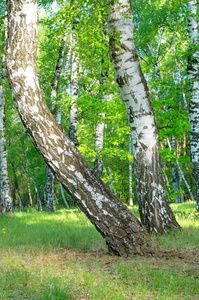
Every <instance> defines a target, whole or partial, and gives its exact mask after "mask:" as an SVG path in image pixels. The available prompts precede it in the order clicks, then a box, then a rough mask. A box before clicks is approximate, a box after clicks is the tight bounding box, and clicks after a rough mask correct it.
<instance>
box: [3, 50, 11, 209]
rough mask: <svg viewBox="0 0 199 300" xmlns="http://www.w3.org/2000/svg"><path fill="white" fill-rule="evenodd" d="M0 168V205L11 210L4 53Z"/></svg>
mask: <svg viewBox="0 0 199 300" xmlns="http://www.w3.org/2000/svg"><path fill="white" fill-rule="evenodd" d="M0 72H1V73H0V75H1V78H0V170H1V199H0V205H1V206H2V207H4V208H5V211H6V212H11V211H12V197H11V191H10V183H9V177H8V165H7V151H6V138H5V77H6V72H5V55H3V60H2V65H1V69H0Z"/></svg>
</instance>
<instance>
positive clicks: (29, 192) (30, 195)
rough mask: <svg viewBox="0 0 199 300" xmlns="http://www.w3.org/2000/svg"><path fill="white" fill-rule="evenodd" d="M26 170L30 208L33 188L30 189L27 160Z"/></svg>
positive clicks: (26, 163)
mask: <svg viewBox="0 0 199 300" xmlns="http://www.w3.org/2000/svg"><path fill="white" fill-rule="evenodd" d="M25 170H26V177H27V186H28V196H29V201H30V206H31V207H32V194H31V188H30V175H29V170H28V162H27V159H26V158H25Z"/></svg>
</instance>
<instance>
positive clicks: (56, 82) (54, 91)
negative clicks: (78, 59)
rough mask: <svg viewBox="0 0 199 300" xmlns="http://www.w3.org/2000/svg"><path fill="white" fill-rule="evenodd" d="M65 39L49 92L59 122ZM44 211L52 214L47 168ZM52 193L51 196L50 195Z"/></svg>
mask: <svg viewBox="0 0 199 300" xmlns="http://www.w3.org/2000/svg"><path fill="white" fill-rule="evenodd" d="M66 38H67V36H66V35H65V36H64V37H63V39H62V43H61V46H60V50H59V57H58V60H57V65H56V70H55V76H54V79H53V83H52V90H51V111H52V112H53V113H54V115H56V119H57V120H58V121H60V122H61V115H60V114H61V112H60V110H59V109H58V108H57V99H56V97H57V92H58V86H59V81H60V77H61V72H62V69H63V62H64V55H65V49H66ZM45 189H46V210H47V211H49V212H54V211H55V207H54V201H53V200H54V175H53V173H52V172H51V170H50V169H49V168H48V166H47V176H46V186H45ZM50 193H52V194H50Z"/></svg>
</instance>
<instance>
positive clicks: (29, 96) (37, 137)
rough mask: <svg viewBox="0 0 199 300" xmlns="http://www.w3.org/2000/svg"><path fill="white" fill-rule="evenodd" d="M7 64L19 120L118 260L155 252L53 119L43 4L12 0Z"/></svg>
mask: <svg viewBox="0 0 199 300" xmlns="http://www.w3.org/2000/svg"><path fill="white" fill-rule="evenodd" d="M8 20H9V31H8V41H7V49H6V64H7V73H8V77H9V82H10V86H11V89H12V93H13V95H14V99H15V103H16V106H17V109H18V112H19V115H20V117H21V119H22V122H23V123H24V126H25V127H26V129H27V131H28V133H29V135H30V136H31V139H32V141H33V143H34V145H35V146H36V148H37V149H38V151H39V153H40V154H41V155H42V157H43V158H44V160H45V161H46V163H47V164H48V166H49V167H50V168H51V170H52V171H53V172H54V174H55V175H56V177H57V179H58V180H59V181H60V182H61V183H62V185H63V187H64V188H65V189H66V190H67V192H68V193H69V194H70V195H71V196H72V197H73V199H74V200H75V201H76V203H77V205H78V206H79V208H80V209H81V210H82V211H83V212H84V213H85V214H86V216H87V217H88V218H89V219H90V221H91V222H92V223H93V224H94V225H95V227H96V228H97V230H98V231H99V232H100V233H101V235H102V236H103V237H104V238H105V240H106V243H107V244H108V246H109V249H111V250H112V251H113V252H114V253H115V254H117V255H123V256H132V255H133V254H144V253H145V254H146V253H151V252H153V251H154V250H153V248H152V245H151V240H150V237H149V235H148V234H147V232H146V230H145V228H144V226H142V224H141V223H140V222H139V220H138V219H137V218H136V217H135V216H134V215H133V214H132V213H131V211H130V210H129V209H128V208H127V207H126V206H125V205H124V204H123V203H122V202H121V201H120V200H119V199H117V198H116V197H115V196H114V195H113V193H112V192H111V191H110V190H109V189H108V188H107V186H106V185H105V184H104V183H103V182H102V181H101V180H100V178H99V177H98V176H96V174H95V173H94V171H93V170H92V168H90V167H89V165H88V164H87V163H86V162H85V160H84V159H83V158H82V156H81V155H80V153H79V151H78V150H77V149H76V147H75V146H74V143H73V142H71V140H70V139H69V138H67V137H66V135H65V134H64V133H63V132H62V130H61V129H60V127H59V126H58V125H57V123H56V122H55V120H54V118H53V116H52V114H51V113H50V111H49V109H48V107H47V105H46V103H45V101H44V100H43V98H42V93H41V91H40V88H39V82H38V77H37V69H36V53H37V31H38V24H37V22H38V21H37V1H36V0H8Z"/></svg>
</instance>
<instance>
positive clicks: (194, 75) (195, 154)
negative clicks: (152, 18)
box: [188, 0, 199, 211]
mask: <svg viewBox="0 0 199 300" xmlns="http://www.w3.org/2000/svg"><path fill="white" fill-rule="evenodd" d="M197 2H198V1H197V0H189V9H190V18H189V37H190V50H191V52H193V54H192V56H191V57H189V64H188V75H189V79H190V85H191V100H190V123H191V129H190V151H191V160H192V166H193V176H194V182H195V192H196V209H197V210H198V211H199V37H198V22H197V16H198V3H197Z"/></svg>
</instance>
